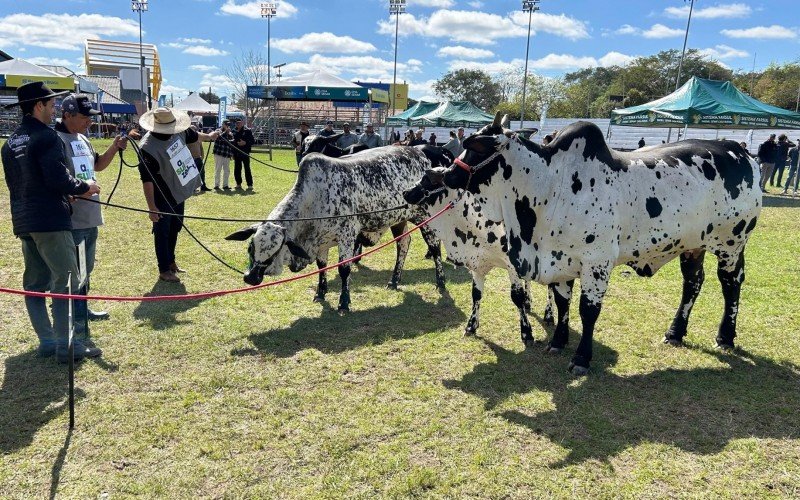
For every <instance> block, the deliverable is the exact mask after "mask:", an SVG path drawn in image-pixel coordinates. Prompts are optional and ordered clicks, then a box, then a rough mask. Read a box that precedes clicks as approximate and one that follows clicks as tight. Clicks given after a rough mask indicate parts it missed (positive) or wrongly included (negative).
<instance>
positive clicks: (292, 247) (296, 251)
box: [286, 240, 311, 260]
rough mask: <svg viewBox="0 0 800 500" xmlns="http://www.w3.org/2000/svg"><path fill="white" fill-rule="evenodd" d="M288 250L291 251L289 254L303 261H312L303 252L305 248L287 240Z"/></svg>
mask: <svg viewBox="0 0 800 500" xmlns="http://www.w3.org/2000/svg"><path fill="white" fill-rule="evenodd" d="M286 248H288V249H289V253H291V254H292V255H294V256H295V257H300V258H301V259H307V260H311V257H309V255H308V254H307V253H306V251H305V250H303V247H301V246H300V245H298V244H297V243H295V242H294V241H291V240H286Z"/></svg>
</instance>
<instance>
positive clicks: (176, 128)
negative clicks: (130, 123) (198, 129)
mask: <svg viewBox="0 0 800 500" xmlns="http://www.w3.org/2000/svg"><path fill="white" fill-rule="evenodd" d="M191 124H192V119H191V118H189V115H188V114H187V113H186V112H185V111H181V110H179V109H172V108H156V109H151V110H150V111H148V112H147V113H145V114H143V115H142V116H141V117H140V118H139V126H141V127H142V128H143V129H145V130H148V131H150V132H155V133H156V134H170V135H172V134H177V133H178V132H183V131H184V130H186V129H187V128H189V125H191Z"/></svg>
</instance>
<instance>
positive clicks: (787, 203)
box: [762, 188, 800, 208]
mask: <svg viewBox="0 0 800 500" xmlns="http://www.w3.org/2000/svg"><path fill="white" fill-rule="evenodd" d="M776 189H778V188H776ZM762 200H763V201H762V203H763V204H764V206H765V207H790V208H796V207H800V198H795V197H792V196H791V195H783V196H779V195H778V194H777V193H776V194H764V197H763V198H762Z"/></svg>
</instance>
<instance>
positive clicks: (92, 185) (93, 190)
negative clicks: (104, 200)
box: [83, 181, 100, 198]
mask: <svg viewBox="0 0 800 500" xmlns="http://www.w3.org/2000/svg"><path fill="white" fill-rule="evenodd" d="M86 184H88V185H89V190H88V191H86V192H85V193H84V194H83V197H84V198H88V197H90V196H92V195H95V194H100V186H98V185H97V183H96V182H95V181H86Z"/></svg>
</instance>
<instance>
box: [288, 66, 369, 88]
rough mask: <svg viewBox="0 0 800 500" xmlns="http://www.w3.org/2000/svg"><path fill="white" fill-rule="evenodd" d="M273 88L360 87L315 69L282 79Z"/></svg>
mask: <svg viewBox="0 0 800 500" xmlns="http://www.w3.org/2000/svg"><path fill="white" fill-rule="evenodd" d="M272 86H273V87H333V88H355V89H360V88H361V86H360V85H356V84H355V83H353V82H349V81H347V80H345V79H344V78H339V77H338V76H336V75H334V74H332V73H328V72H327V71H324V70H321V69H315V70H314V71H312V72H310V73H303V74H302V75H296V76H292V77H288V78H284V79H282V80H281V81H279V82H273V83H272Z"/></svg>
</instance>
